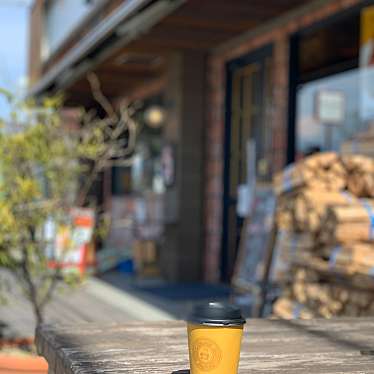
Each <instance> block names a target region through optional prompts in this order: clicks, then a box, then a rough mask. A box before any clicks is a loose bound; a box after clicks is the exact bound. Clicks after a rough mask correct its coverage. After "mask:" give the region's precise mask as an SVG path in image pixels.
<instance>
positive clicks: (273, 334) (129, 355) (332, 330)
mask: <svg viewBox="0 0 374 374" xmlns="http://www.w3.org/2000/svg"><path fill="white" fill-rule="evenodd" d="M36 344H37V348H38V352H39V354H41V355H42V356H44V357H45V358H46V359H47V361H48V363H49V366H50V371H51V372H52V373H55V374H73V373H74V374H78V373H79V374H88V373H90V374H98V373H133V374H140V373H142V374H145V373H155V374H156V373H162V374H177V373H178V374H182V373H188V368H189V362H188V347H187V333H186V327H185V323H183V322H162V323H144V322H131V323H128V324H114V323H113V324H106V325H98V324H91V323H87V324H80V325H72V326H46V325H45V326H41V327H40V328H38V329H37V331H36ZM373 350H374V318H359V319H352V318H350V319H348V318H344V319H333V320H318V319H317V320H309V321H301V320H293V321H284V320H248V323H247V324H246V327H245V333H244V340H243V345H242V353H241V360H240V368H239V374H244V373H251V374H260V373H278V374H281V373H288V374H290V373H292V374H293V373H312V374H317V373H321V374H322V373H323V374H337V373H351V374H359V373H360V374H363V373H365V374H367V373H374V356H373V355H371V354H370V353H372V351H373ZM363 353H364V354H363Z"/></svg>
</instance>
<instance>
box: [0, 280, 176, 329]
mask: <svg viewBox="0 0 374 374" xmlns="http://www.w3.org/2000/svg"><path fill="white" fill-rule="evenodd" d="M172 318H173V317H172V316H171V315H169V314H167V313H165V312H163V311H161V310H160V309H158V308H156V307H154V306H153V305H149V304H147V303H145V302H144V301H142V300H140V299H138V298H136V297H134V296H132V295H131V294H126V293H124V292H122V291H120V290H118V289H117V288H115V287H113V286H111V285H110V284H108V283H104V282H102V281H100V280H98V279H95V278H91V279H88V280H87V281H86V282H85V283H84V284H83V285H82V286H80V287H78V288H75V289H68V290H65V291H64V292H62V293H61V292H59V293H58V294H56V296H55V298H54V299H53V301H52V302H51V303H50V304H49V305H48V307H47V309H46V318H45V320H46V322H47V323H62V324H71V323H78V322H79V323H84V322H111V321H115V322H125V321H129V320H165V319H172ZM34 330H35V322H34V319H33V314H32V309H31V306H30V305H29V304H28V302H27V301H26V300H25V299H24V297H23V296H22V294H21V292H20V291H19V290H18V288H17V286H16V283H15V282H14V281H13V282H12V284H11V289H10V294H8V303H7V304H6V305H0V336H1V334H3V335H6V336H33V335H34Z"/></svg>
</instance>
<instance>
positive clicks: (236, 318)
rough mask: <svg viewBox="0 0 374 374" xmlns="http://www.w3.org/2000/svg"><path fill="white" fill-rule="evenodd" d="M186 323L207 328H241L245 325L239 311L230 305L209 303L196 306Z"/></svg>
mask: <svg viewBox="0 0 374 374" xmlns="http://www.w3.org/2000/svg"><path fill="white" fill-rule="evenodd" d="M188 322H191V323H195V324H197V325H208V326H241V325H243V324H244V323H245V319H244V318H243V317H242V314H241V311H240V309H239V308H238V307H236V306H235V305H231V304H226V303H220V302H211V303H207V304H201V305H197V306H196V307H195V308H194V309H193V311H192V313H191V314H190V316H189V318H188Z"/></svg>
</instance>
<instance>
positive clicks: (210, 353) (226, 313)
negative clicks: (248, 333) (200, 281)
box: [187, 303, 245, 374]
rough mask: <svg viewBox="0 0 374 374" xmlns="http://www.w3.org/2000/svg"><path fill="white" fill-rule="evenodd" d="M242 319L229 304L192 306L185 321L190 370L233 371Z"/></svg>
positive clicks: (219, 373)
mask: <svg viewBox="0 0 374 374" xmlns="http://www.w3.org/2000/svg"><path fill="white" fill-rule="evenodd" d="M244 323H245V320H244V319H243V318H242V316H241V312H240V309H238V308H236V307H235V306H232V305H229V304H223V303H209V304H206V305H201V306H198V307H197V308H195V310H194V312H193V313H192V314H191V316H190V317H189V319H188V323H187V332H188V347H189V355H190V367H191V374H206V373H209V374H237V372H238V366H239V358H240V345H241V341H242V336H243V325H244Z"/></svg>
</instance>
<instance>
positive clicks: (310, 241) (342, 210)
mask: <svg viewBox="0 0 374 374" xmlns="http://www.w3.org/2000/svg"><path fill="white" fill-rule="evenodd" d="M274 189H275V193H276V194H277V197H278V206H277V213H276V222H277V227H278V234H277V239H276V244H275V248H274V256H273V264H272V271H271V278H272V280H273V281H275V282H277V283H280V284H281V285H282V287H283V292H282V295H281V297H280V298H279V299H278V300H277V302H276V303H275V305H274V307H273V313H274V315H275V316H277V317H281V318H295V317H298V318H312V317H318V316H319V317H326V318H330V317H333V316H361V315H374V198H373V197H374V161H373V160H372V159H370V158H367V157H364V156H357V155H338V154H336V153H332V152H329V153H320V154H316V155H313V156H311V157H309V158H306V159H304V160H302V161H300V162H298V163H296V164H294V165H292V166H290V167H288V168H287V169H285V170H284V171H283V172H282V173H280V174H278V175H277V176H276V177H275V178H274Z"/></svg>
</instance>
